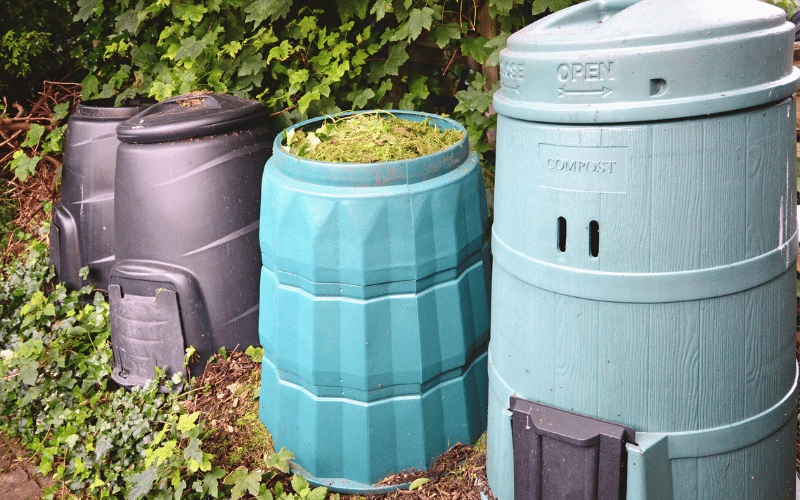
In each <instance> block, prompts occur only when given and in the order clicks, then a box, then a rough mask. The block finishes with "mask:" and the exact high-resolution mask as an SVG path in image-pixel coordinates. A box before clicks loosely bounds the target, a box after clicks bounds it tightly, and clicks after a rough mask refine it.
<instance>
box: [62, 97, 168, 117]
mask: <svg viewBox="0 0 800 500" xmlns="http://www.w3.org/2000/svg"><path fill="white" fill-rule="evenodd" d="M115 101H116V99H115V98H113V97H108V98H105V99H92V100H89V101H83V102H81V103H79V104H78V105H77V106H76V108H75V113H73V114H72V116H74V117H75V118H87V119H90V120H127V119H128V118H130V117H132V116H134V115H136V114H137V113H140V112H141V111H144V110H145V109H147V108H149V107H150V106H152V105H153V104H155V103H157V102H158V101H156V100H155V99H150V98H149V97H135V98H132V99H123V100H122V102H120V105H119V106H116V107H115V105H114V104H115Z"/></svg>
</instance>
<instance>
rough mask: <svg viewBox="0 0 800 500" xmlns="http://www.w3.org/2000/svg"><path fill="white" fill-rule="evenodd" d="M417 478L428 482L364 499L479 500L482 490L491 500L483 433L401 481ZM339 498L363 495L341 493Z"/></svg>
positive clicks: (455, 447) (353, 497) (453, 448)
mask: <svg viewBox="0 0 800 500" xmlns="http://www.w3.org/2000/svg"><path fill="white" fill-rule="evenodd" d="M401 476H402V475H401ZM412 478H413V479H412ZM420 478H428V479H430V481H429V482H427V483H425V484H423V485H422V486H419V487H418V488H416V489H414V490H412V491H409V490H398V491H395V492H392V493H386V494H383V495H371V496H367V497H366V498H367V500H379V499H386V500H389V499H400V498H402V499H404V500H407V499H413V500H434V499H436V500H456V499H458V500H461V499H467V500H480V499H481V493H483V494H484V495H485V497H486V498H487V499H488V500H494V496H493V495H492V492H491V490H490V489H489V487H488V485H487V482H486V437H485V436H484V437H483V438H482V439H481V440H480V441H478V443H477V444H476V445H475V446H474V447H473V446H467V445H465V444H460V443H459V444H457V445H455V446H453V447H452V448H450V449H449V450H448V451H447V452H445V453H444V454H443V455H442V456H441V457H439V458H438V459H437V460H436V462H435V463H434V464H433V466H432V467H431V468H430V469H428V470H427V471H422V472H419V471H414V472H412V473H411V474H410V475H408V476H406V477H404V479H405V481H404V482H410V481H414V480H415V479H420ZM387 479H389V478H387ZM409 480H410V481H409ZM381 484H383V482H382V483H381ZM394 484H398V483H394ZM342 498H347V499H355V498H364V497H360V496H357V495H353V496H351V495H342Z"/></svg>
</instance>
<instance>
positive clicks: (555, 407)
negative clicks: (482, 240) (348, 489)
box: [487, 0, 800, 500]
mask: <svg viewBox="0 0 800 500" xmlns="http://www.w3.org/2000/svg"><path fill="white" fill-rule="evenodd" d="M793 38H794V27H793V25H791V24H788V23H787V22H786V14H785V12H783V11H782V10H781V9H778V8H775V7H773V6H770V5H767V4H764V3H762V2H759V1H755V0H736V1H732V0H702V1H701V0H670V1H665V0H642V1H639V2H635V1H630V0H628V1H619V0H617V1H597V0H591V1H588V2H585V3H581V4H579V5H576V6H573V7H571V8H568V9H565V10H563V11H560V12H558V13H556V14H554V15H551V16H548V17H546V18H544V19H542V20H541V21H539V22H537V23H535V24H533V25H531V26H528V27H527V28H525V29H523V30H521V31H520V32H518V33H515V34H513V35H512V36H511V37H509V39H508V46H507V48H506V49H505V50H503V51H502V52H501V55H500V73H501V88H500V90H499V91H498V92H497V93H496V94H495V96H494V107H495V109H496V110H497V112H498V113H499V117H498V131H497V172H496V191H495V222H494V226H493V231H492V253H493V256H494V271H493V278H492V279H493V282H492V320H491V327H492V340H491V342H490V345H489V424H488V431H487V432H488V437H487V439H488V451H487V474H488V480H489V486H490V487H491V489H492V491H493V493H494V494H495V496H497V497H498V498H499V499H501V500H511V499H515V500H524V499H556V498H558V499H562V498H570V499H594V498H599V499H604V500H606V499H617V498H627V499H628V500H631V499H645V498H646V499H648V500H653V499H659V500H660V499H666V500H671V499H676V500H677V499H680V500H686V499H700V498H702V499H706V498H727V499H734V498H735V499H766V498H770V499H775V498H781V499H794V498H795V491H794V487H795V472H794V471H795V459H794V456H795V453H794V450H795V446H794V441H795V439H794V438H795V428H796V419H795V404H796V398H795V395H796V392H795V391H796V387H797V372H796V364H795V274H796V271H795V269H794V266H795V260H796V257H797V250H798V240H797V227H796V225H797V224H796V218H795V213H796V193H795V191H796V180H795V177H796V173H795V103H794V100H793V97H792V94H793V92H794V91H795V87H796V84H797V81H798V73H800V72H799V71H798V70H797V69H793V68H792V42H793ZM597 419H599V420H600V421H598V420H597ZM601 421H602V422H601Z"/></svg>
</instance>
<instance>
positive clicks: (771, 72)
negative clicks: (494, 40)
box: [494, 0, 800, 123]
mask: <svg viewBox="0 0 800 500" xmlns="http://www.w3.org/2000/svg"><path fill="white" fill-rule="evenodd" d="M793 42H794V25H793V24H792V23H789V22H787V20H786V13H785V12H784V11H783V10H782V9H779V8H777V7H774V6H772V5H768V4H765V3H763V2H760V1H758V0H590V1H588V2H585V3H581V4H578V5H575V6H573V7H570V8H567V9H564V10H562V11H559V12H557V13H555V14H552V15H550V16H547V17H545V18H544V19H541V20H540V21H538V22H536V23H534V24H531V25H530V26H527V27H526V28H523V29H522V30H520V31H518V32H517V33H514V34H513V35H511V36H510V37H509V38H508V45H507V47H506V48H505V49H503V50H502V51H501V53H500V78H501V87H500V90H499V91H498V92H497V93H495V96H494V107H495V109H496V110H497V111H498V112H499V113H500V114H503V115H506V116H511V117H515V118H520V119H525V120H532V121H541V122H550V123H594V122H600V123H603V122H605V123H609V122H612V123H619V122H635V121H652V120H663V119H674V118H682V117H691V116H699V115H707V114H712V113H722V112H727V111H733V110H737V109H743V108H747V107H751V106H758V105H761V104H766V103H769V102H774V101H778V100H781V99H784V98H786V97H789V96H791V95H792V93H793V92H794V91H795V89H796V85H797V80H798V76H800V70H798V69H796V68H794V67H793V66H792V52H793Z"/></svg>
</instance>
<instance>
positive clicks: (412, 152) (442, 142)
mask: <svg viewBox="0 0 800 500" xmlns="http://www.w3.org/2000/svg"><path fill="white" fill-rule="evenodd" d="M463 138H464V133H463V132H459V131H458V130H452V129H441V128H439V127H438V126H436V125H435V124H434V123H433V122H432V121H430V120H428V119H425V120H422V121H411V120H404V119H400V118H397V117H395V116H393V115H392V114H391V113H390V112H388V111H384V112H375V113H359V114H353V115H346V116H343V117H334V118H332V119H330V120H328V121H326V122H325V123H323V124H322V126H320V127H319V128H317V129H316V130H309V131H306V130H301V129H290V130H288V131H284V133H283V141H282V144H283V147H284V148H285V149H286V150H287V151H288V152H289V153H290V154H292V155H295V156H299V157H301V158H305V159H308V160H316V161H324V162H330V163H378V162H385V161H397V160H409V159H412V158H418V157H420V156H425V155H428V154H431V153H436V152H439V151H443V150H445V149H447V148H449V147H450V146H452V145H453V144H455V143H456V142H458V141H460V140H461V139H463Z"/></svg>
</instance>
